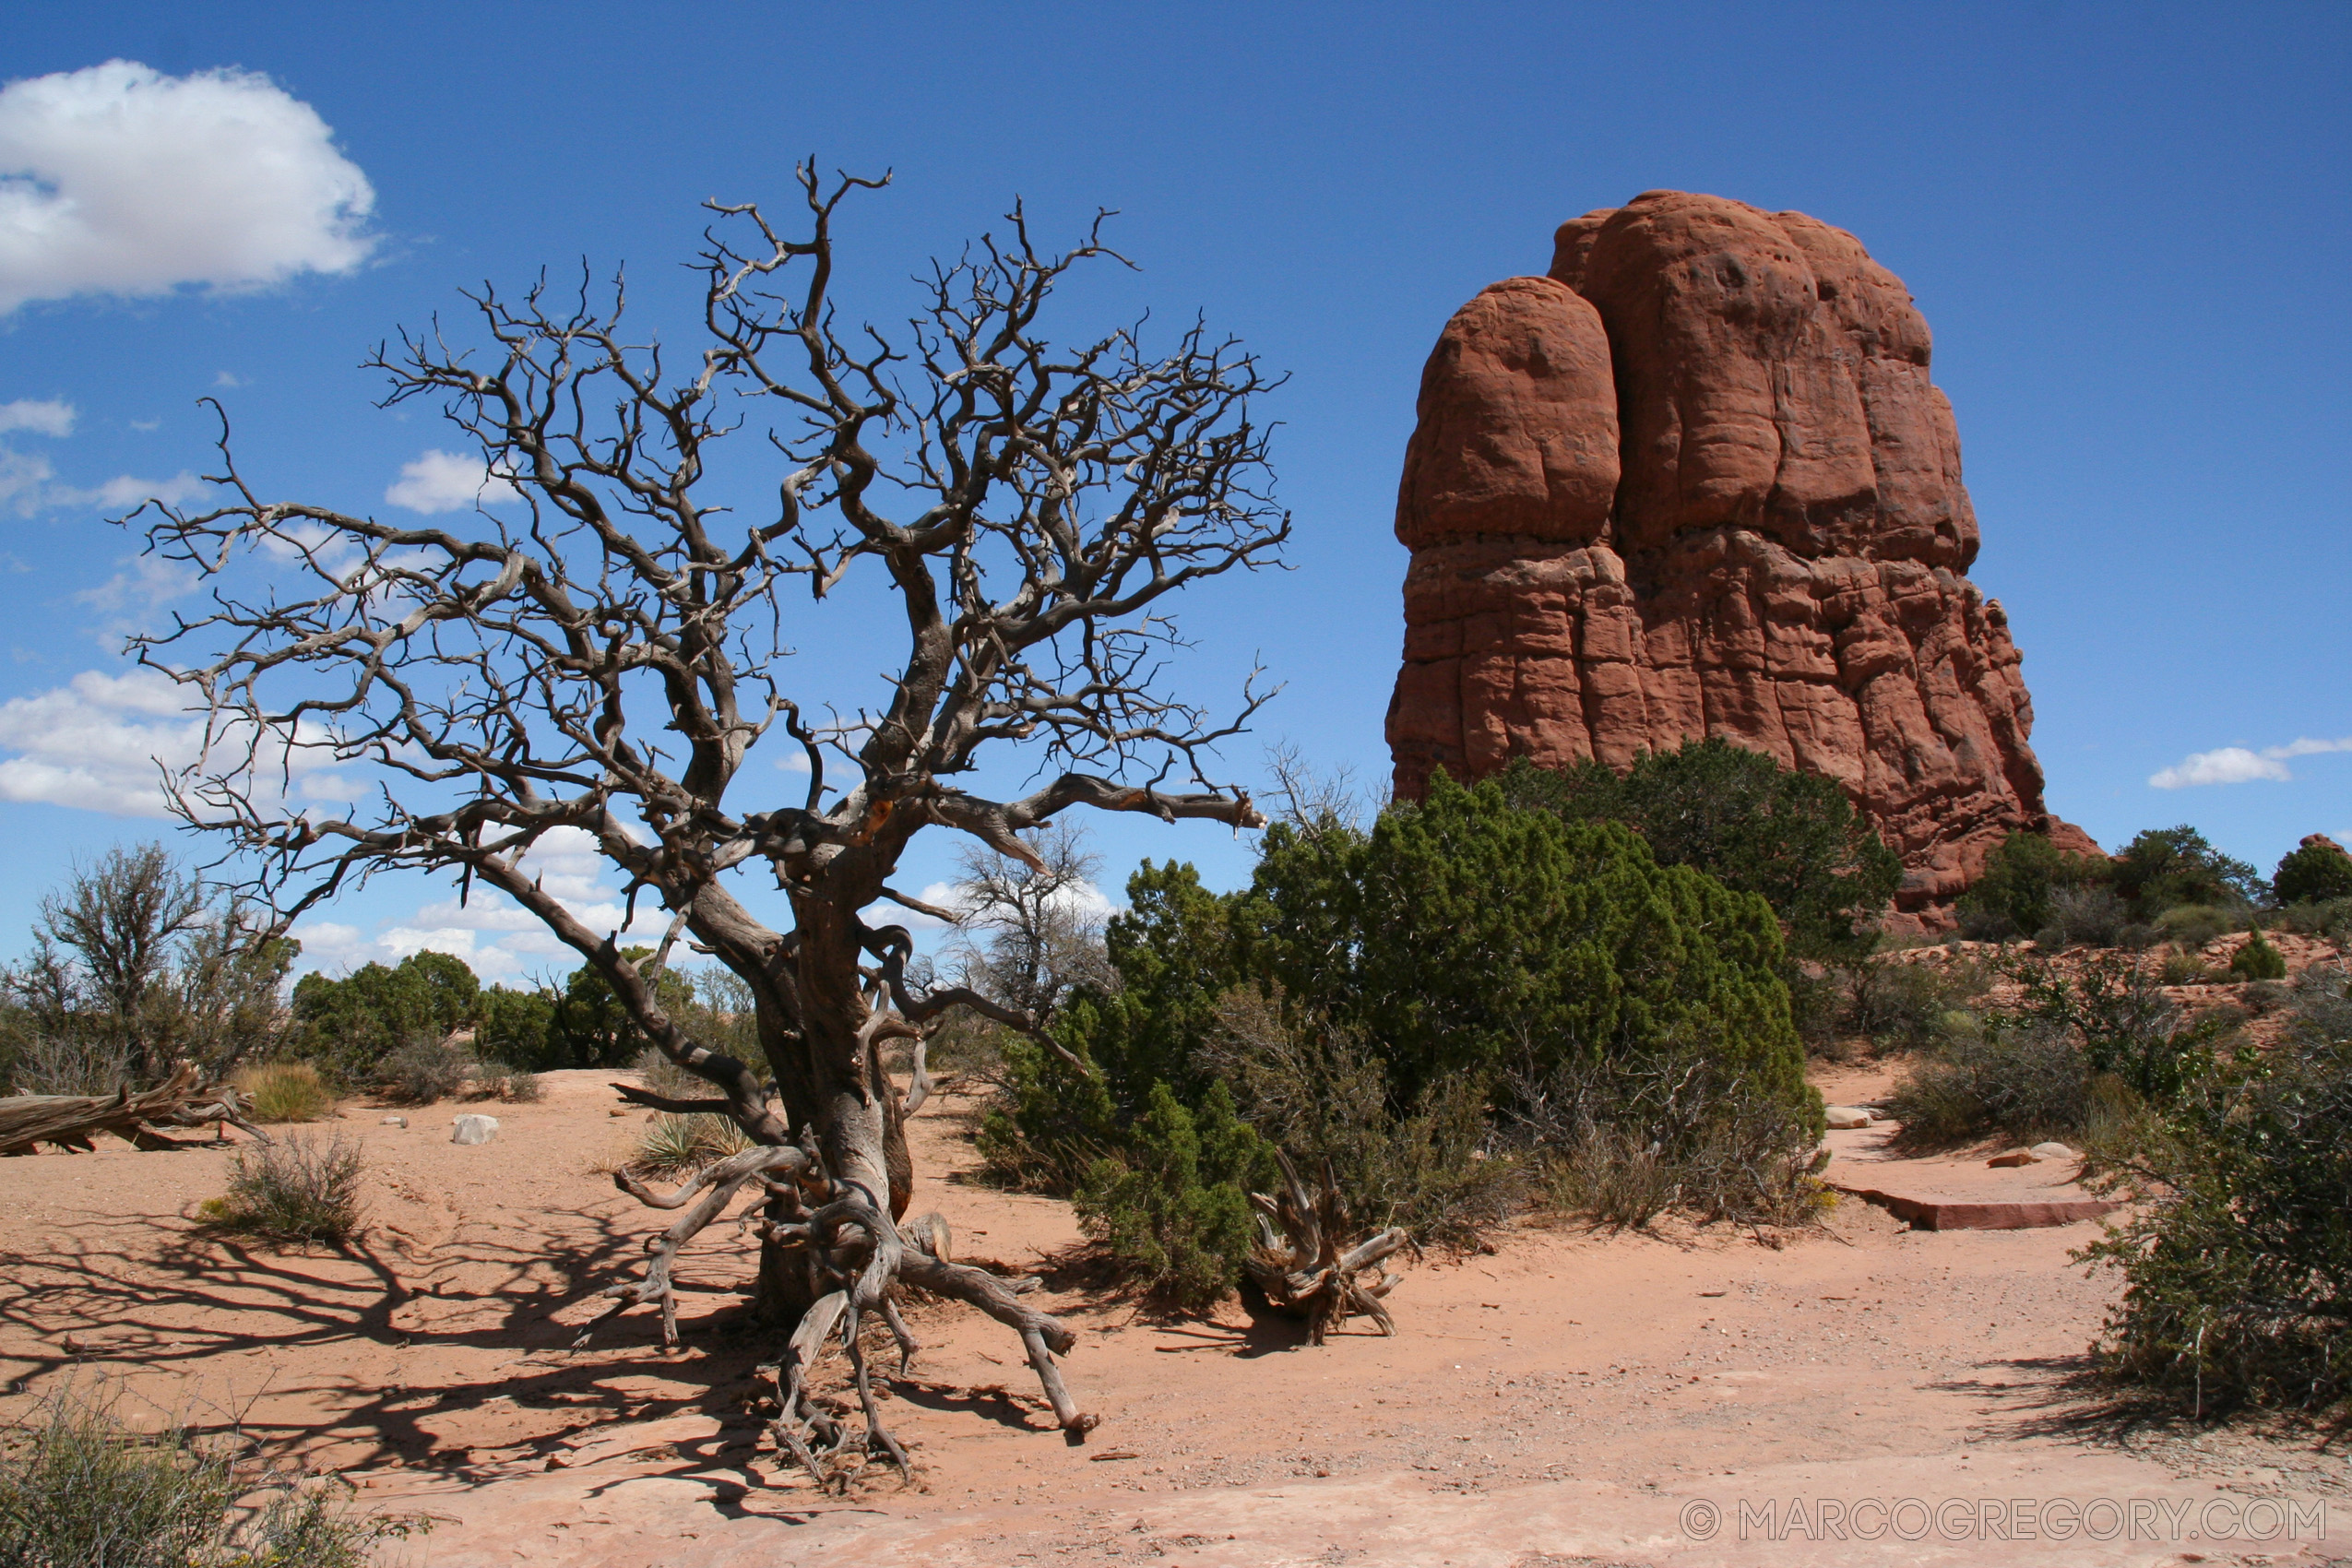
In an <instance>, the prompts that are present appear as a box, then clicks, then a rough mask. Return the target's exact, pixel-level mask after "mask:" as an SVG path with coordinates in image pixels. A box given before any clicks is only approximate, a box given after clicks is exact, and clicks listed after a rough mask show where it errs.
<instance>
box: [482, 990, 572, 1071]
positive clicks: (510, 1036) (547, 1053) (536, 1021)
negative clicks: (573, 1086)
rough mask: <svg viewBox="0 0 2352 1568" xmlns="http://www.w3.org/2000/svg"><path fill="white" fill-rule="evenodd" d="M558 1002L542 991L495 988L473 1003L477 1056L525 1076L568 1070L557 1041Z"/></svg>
mask: <svg viewBox="0 0 2352 1568" xmlns="http://www.w3.org/2000/svg"><path fill="white" fill-rule="evenodd" d="M556 1005H557V999H556V997H555V995H554V993H553V992H549V991H546V990H543V989H540V988H539V987H536V986H533V987H528V988H516V987H510V986H503V985H493V986H492V987H490V988H489V989H488V990H486V991H484V992H482V993H481V995H480V996H478V997H476V998H475V999H474V1053H475V1054H476V1055H478V1056H480V1057H481V1059H482V1060H483V1061H485V1062H503V1063H506V1065H508V1066H509V1067H517V1068H520V1069H522V1070H523V1071H525V1072H530V1073H539V1072H544V1071H545V1070H547V1069H548V1068H550V1067H568V1066H570V1065H572V1063H570V1062H568V1061H565V1060H563V1051H562V1047H561V1045H560V1044H559V1042H558V1041H557V1040H556V1039H555V1038H554V1026H555V1009H556Z"/></svg>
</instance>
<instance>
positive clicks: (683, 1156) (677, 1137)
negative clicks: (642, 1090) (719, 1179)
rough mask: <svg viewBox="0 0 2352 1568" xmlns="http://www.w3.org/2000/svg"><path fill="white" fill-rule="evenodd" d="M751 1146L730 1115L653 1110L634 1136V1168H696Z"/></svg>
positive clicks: (670, 1170) (659, 1170) (653, 1170)
mask: <svg viewBox="0 0 2352 1568" xmlns="http://www.w3.org/2000/svg"><path fill="white" fill-rule="evenodd" d="M751 1146H752V1139H751V1134H748V1133H746V1132H744V1131H743V1129H742V1127H741V1126H740V1125H739V1124H737V1123H736V1122H735V1120H734V1118H733V1117H731V1116H719V1115H716V1114H714V1113H712V1112H709V1111H693V1112H690V1113H689V1114H687V1115H684V1116H676V1115H672V1114H671V1112H669V1111H656V1112H655V1113H654V1116H653V1120H651V1121H650V1122H647V1123H646V1127H645V1132H644V1134H643V1135H642V1136H640V1137H639V1138H638V1140H637V1155H636V1159H635V1160H633V1161H632V1162H631V1163H632V1164H634V1165H635V1166H636V1169H637V1170H643V1171H647V1172H648V1173H657V1174H662V1175H670V1174H674V1173H676V1172H679V1171H683V1170H701V1169H702V1168H703V1167H704V1166H706V1165H708V1164H710V1163H711V1162H712V1161H714V1160H719V1159H724V1158H727V1157H728V1156H729V1155H731V1154H741V1153H742V1152H743V1151H744V1150H745V1149H747V1148H749V1147H751Z"/></svg>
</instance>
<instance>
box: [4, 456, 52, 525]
mask: <svg viewBox="0 0 2352 1568" xmlns="http://www.w3.org/2000/svg"><path fill="white" fill-rule="evenodd" d="M56 477H57V470H56V469H53V468H52V467H50V465H49V459H48V458H46V457H35V456H34V455H32V454H31V453H29V452H18V451H14V450H11V449H10V448H8V447H6V446H0V506H5V507H6V508H7V509H8V510H9V511H11V512H14V513H15V514H16V515H17V516H18V517H31V516H32V515H33V514H34V513H35V512H38V511H40V510H41V509H42V507H44V506H46V505H49V504H50V502H49V494H50V483H49V481H51V480H53V479H55V478H56Z"/></svg>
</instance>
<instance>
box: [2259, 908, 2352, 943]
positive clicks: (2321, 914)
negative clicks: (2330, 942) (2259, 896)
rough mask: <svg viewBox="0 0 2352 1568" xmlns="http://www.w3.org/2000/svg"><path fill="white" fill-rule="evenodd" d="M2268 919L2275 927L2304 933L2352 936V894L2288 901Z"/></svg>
mask: <svg viewBox="0 0 2352 1568" xmlns="http://www.w3.org/2000/svg"><path fill="white" fill-rule="evenodd" d="M2268 919H2269V923H2270V925H2271V928H2272V929H2273V930H2275V931H2291V932H2299V933H2300V934H2302V935H2305V936H2326V937H2334V938H2335V939H2336V940H2337V941H2342V940H2343V939H2345V938H2346V937H2352V898H2331V899H2328V900H2327V901H2326V902H2324V903H2301V904H2289V905H2287V908H2285V909H2280V910H2279V911H2277V912H2276V913H2275V914H2274V915H2271V916H2270V917H2268Z"/></svg>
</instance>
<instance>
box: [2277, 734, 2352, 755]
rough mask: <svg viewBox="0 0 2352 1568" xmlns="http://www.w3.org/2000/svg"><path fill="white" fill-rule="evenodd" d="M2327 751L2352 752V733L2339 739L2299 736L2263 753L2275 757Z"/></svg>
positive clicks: (2319, 753) (2318, 753) (2315, 753)
mask: <svg viewBox="0 0 2352 1568" xmlns="http://www.w3.org/2000/svg"><path fill="white" fill-rule="evenodd" d="M2326 752H2352V735H2346V736H2345V737H2344V738H2343V739H2341V740H2337V741H2313V740H2310V739H2307V738H2305V737H2302V736H2298V737H2297V738H2296V739H2294V740H2292V741H2289V742H2287V744H2285V745H2283V746H2273V747H2271V749H2270V750H2268V751H2266V752H2264V753H2263V755H2264V756H2275V757H2290V756H2319V755H2321V754H2322V753H2326Z"/></svg>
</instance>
